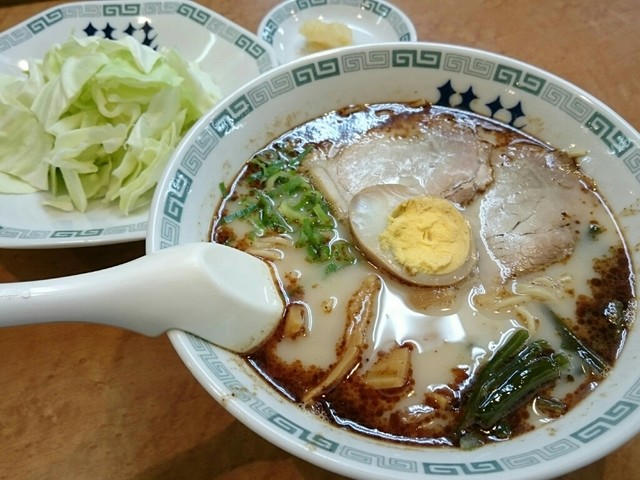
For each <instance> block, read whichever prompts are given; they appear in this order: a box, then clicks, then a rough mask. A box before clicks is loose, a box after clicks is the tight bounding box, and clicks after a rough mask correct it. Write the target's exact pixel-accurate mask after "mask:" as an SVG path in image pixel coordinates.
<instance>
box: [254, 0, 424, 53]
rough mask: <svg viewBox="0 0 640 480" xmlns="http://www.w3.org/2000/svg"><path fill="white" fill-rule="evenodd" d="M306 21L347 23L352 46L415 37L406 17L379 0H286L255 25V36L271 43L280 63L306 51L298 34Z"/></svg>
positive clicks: (412, 39) (301, 37) (414, 31)
mask: <svg viewBox="0 0 640 480" xmlns="http://www.w3.org/2000/svg"><path fill="white" fill-rule="evenodd" d="M307 20H322V21H324V22H327V23H333V22H337V23H341V24H343V25H346V26H347V27H348V28H349V29H350V30H351V32H352V35H353V45H368V44H371V43H384V42H398V41H400V42H415V41H416V40H417V34H416V29H415V27H414V26H413V23H412V22H411V20H410V19H409V17H407V16H406V15H405V14H404V13H403V12H402V11H401V10H399V9H398V8H397V7H395V6H394V5H392V4H390V3H388V2H384V1H382V0H324V1H313V2H301V1H298V0H288V1H286V2H283V3H281V4H279V5H276V6H275V7H274V8H273V9H272V10H271V11H270V12H269V13H268V14H267V15H266V16H265V17H264V18H263V19H262V22H260V26H259V27H258V36H259V37H261V38H262V39H263V40H264V41H265V42H267V43H268V44H270V45H271V46H273V48H274V50H275V54H276V57H277V59H278V61H279V62H280V64H283V63H287V62H290V61H292V60H295V59H297V58H300V57H303V56H305V55H307V54H308V53H309V52H308V51H307V49H306V48H305V37H304V36H303V35H302V34H301V33H300V27H301V26H302V25H303V24H304V22H305V21H307Z"/></svg>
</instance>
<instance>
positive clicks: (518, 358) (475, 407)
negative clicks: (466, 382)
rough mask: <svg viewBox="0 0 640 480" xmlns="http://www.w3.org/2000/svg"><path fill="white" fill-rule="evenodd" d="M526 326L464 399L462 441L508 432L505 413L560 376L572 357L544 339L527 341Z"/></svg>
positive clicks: (476, 442) (496, 354)
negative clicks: (559, 351) (551, 345)
mask: <svg viewBox="0 0 640 480" xmlns="http://www.w3.org/2000/svg"><path fill="white" fill-rule="evenodd" d="M528 340H529V333H528V332H527V331H526V330H524V329H519V330H516V331H515V332H514V333H512V334H511V335H510V336H509V337H508V338H507V340H506V341H505V342H504V344H503V345H502V346H501V347H500V348H499V349H497V350H496V351H495V352H494V354H493V356H492V357H491V358H490V359H489V360H488V361H487V363H485V364H484V366H482V367H481V370H480V371H479V373H478V374H477V376H476V378H475V379H474V381H473V383H472V384H471V386H470V388H469V390H468V391H467V392H466V399H465V400H464V401H463V407H462V408H463V413H462V417H461V422H460V425H459V435H460V444H461V446H462V447H463V448H474V447H476V446H478V445H480V444H482V443H483V441H484V440H483V438H485V437H486V436H487V435H488V434H489V433H488V432H490V433H491V435H493V436H499V437H504V436H508V435H509V433H508V431H509V427H508V425H507V424H506V423H505V421H504V420H505V417H506V416H507V415H509V414H510V413H512V412H513V411H515V410H516V409H517V408H519V407H520V406H521V405H523V404H524V402H526V401H528V400H530V399H531V398H532V397H533V396H535V395H538V394H539V392H540V389H541V388H544V387H546V386H548V385H549V383H550V382H552V381H554V380H555V379H557V378H558V377H559V375H560V372H561V370H562V369H564V368H565V367H567V365H568V364H569V360H568V359H567V357H566V356H565V355H564V354H562V353H556V352H554V351H553V349H552V348H551V347H550V345H549V344H548V343H547V342H546V341H545V340H537V341H534V342H528Z"/></svg>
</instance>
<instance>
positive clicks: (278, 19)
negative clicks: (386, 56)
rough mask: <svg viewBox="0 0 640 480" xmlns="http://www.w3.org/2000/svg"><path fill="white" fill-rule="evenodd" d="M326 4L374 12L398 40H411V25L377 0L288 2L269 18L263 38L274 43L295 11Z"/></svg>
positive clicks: (307, 0) (300, 0)
mask: <svg viewBox="0 0 640 480" xmlns="http://www.w3.org/2000/svg"><path fill="white" fill-rule="evenodd" d="M326 6H346V7H355V8H359V9H361V10H365V11H368V12H371V13H373V14H374V15H377V16H379V17H380V18H383V19H384V20H385V21H386V22H387V23H389V25H391V28H393V31H394V32H395V33H396V36H397V40H398V41H400V42H408V41H410V40H411V35H410V33H409V27H408V26H407V24H406V23H405V21H404V20H403V19H402V17H400V15H398V13H397V12H396V11H395V10H394V9H392V8H391V7H389V6H388V5H386V4H384V3H381V2H378V1H376V0H296V1H295V2H291V3H290V2H287V4H286V5H283V6H281V7H280V8H278V9H276V10H275V11H274V12H273V13H272V14H271V16H270V17H269V18H268V19H267V22H266V24H265V26H264V30H263V32H262V39H263V40H264V41H265V42H267V43H268V44H269V45H273V36H274V35H275V33H276V32H277V31H278V28H280V25H281V24H282V23H283V22H284V21H286V20H288V19H289V18H291V16H292V15H293V14H295V13H298V12H300V11H302V10H306V9H309V8H315V7H326Z"/></svg>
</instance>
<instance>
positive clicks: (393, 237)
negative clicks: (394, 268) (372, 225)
mask: <svg viewBox="0 0 640 480" xmlns="http://www.w3.org/2000/svg"><path fill="white" fill-rule="evenodd" d="M378 240H379V242H380V246H381V247H382V248H383V249H386V250H388V251H390V252H391V253H392V254H393V256H394V258H395V260H396V261H397V263H398V264H400V265H401V266H402V267H403V268H404V269H405V270H406V271H407V272H408V273H409V274H410V275H416V274H419V273H427V274H433V275H438V274H446V273H451V272H453V271H455V270H457V269H458V268H460V267H461V266H463V265H464V263H465V262H466V261H467V259H468V258H469V251H470V248H471V232H470V229H469V224H468V223H467V221H466V220H465V218H464V216H463V215H462V213H460V211H459V210H458V209H457V208H456V207H455V206H453V204H452V203H451V202H449V201H448V200H445V199H444V198H439V197H431V196H422V197H413V198H410V199H408V200H405V201H403V202H402V203H400V204H399V205H398V206H397V207H396V208H395V209H394V210H393V211H392V212H391V215H390V216H389V219H388V224H387V227H386V228H385V230H384V231H383V232H382V233H381V234H380V236H379V238H378Z"/></svg>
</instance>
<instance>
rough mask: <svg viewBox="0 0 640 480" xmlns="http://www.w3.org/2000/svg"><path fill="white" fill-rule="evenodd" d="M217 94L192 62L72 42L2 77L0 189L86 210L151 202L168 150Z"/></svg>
mask: <svg viewBox="0 0 640 480" xmlns="http://www.w3.org/2000/svg"><path fill="white" fill-rule="evenodd" d="M221 96H222V94H221V92H220V89H219V88H218V87H217V86H216V85H215V83H214V82H213V80H212V79H211V77H210V76H208V75H207V74H205V73H204V72H202V71H201V70H200V68H199V67H198V65H197V64H195V63H192V62H188V61H186V60H185V59H184V58H183V57H182V56H181V55H180V54H179V53H178V52H177V51H175V50H173V49H169V48H164V49H160V50H158V51H156V50H153V49H152V48H149V47H147V46H144V45H142V44H140V43H139V42H138V41H136V40H135V39H134V38H132V37H124V38H122V39H120V40H106V39H103V38H98V37H87V38H82V39H80V38H75V37H72V38H70V39H69V40H68V41H66V42H65V43H63V44H60V45H54V46H53V47H52V48H51V49H50V50H49V51H48V52H47V53H46V54H45V55H44V57H43V58H42V59H40V60H32V61H30V64H29V71H28V75H27V76H25V77H24V78H16V77H12V76H8V75H0V192H2V193H32V192H36V191H48V192H50V193H51V194H52V195H51V196H49V198H48V199H47V200H46V201H45V203H46V204H47V205H50V206H53V207H56V208H60V209H63V210H79V211H85V210H86V209H87V207H88V206H89V203H90V201H93V200H97V199H102V200H103V201H105V202H109V203H110V202H116V203H117V204H118V206H119V208H120V209H121V210H122V211H123V212H124V213H127V214H128V213H130V212H132V211H134V210H137V209H139V208H142V207H144V206H146V205H148V204H149V203H150V201H151V198H152V196H153V190H154V188H155V186H156V184H157V182H158V179H159V178H160V175H161V174H162V171H163V170H164V167H165V166H166V163H167V161H168V159H169V157H170V156H171V153H172V152H173V150H174V148H175V147H176V145H177V144H178V142H179V141H180V139H181V138H182V136H183V135H184V134H185V133H186V131H187V130H188V129H189V128H190V127H191V126H192V125H193V123H194V122H195V121H196V120H197V119H198V118H200V117H201V116H202V115H203V114H204V113H205V112H206V111H207V110H208V109H209V108H211V107H212V106H213V105H214V104H215V103H216V101H218V100H219V99H220V98H221Z"/></svg>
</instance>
